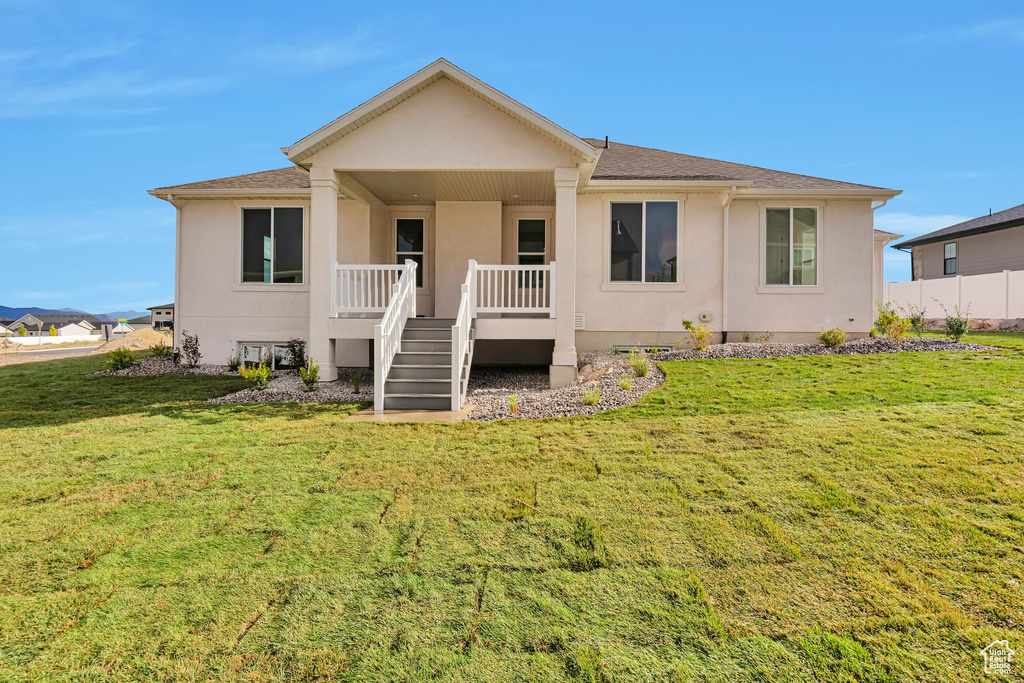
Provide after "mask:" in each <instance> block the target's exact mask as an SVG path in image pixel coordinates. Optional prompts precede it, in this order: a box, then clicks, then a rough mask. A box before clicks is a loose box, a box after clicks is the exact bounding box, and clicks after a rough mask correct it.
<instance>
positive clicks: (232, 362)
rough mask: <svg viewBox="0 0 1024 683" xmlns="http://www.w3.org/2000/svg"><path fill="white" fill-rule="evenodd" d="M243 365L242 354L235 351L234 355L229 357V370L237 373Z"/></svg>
mask: <svg viewBox="0 0 1024 683" xmlns="http://www.w3.org/2000/svg"><path fill="white" fill-rule="evenodd" d="M241 364H242V354H240V353H238V352H237V351H235V352H234V353H233V354H231V355H230V356H228V370H230V371H231V372H237V371H238V366H240V365H241Z"/></svg>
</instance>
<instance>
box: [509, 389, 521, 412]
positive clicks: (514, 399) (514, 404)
mask: <svg viewBox="0 0 1024 683" xmlns="http://www.w3.org/2000/svg"><path fill="white" fill-rule="evenodd" d="M508 412H510V413H512V414H513V415H518V414H519V397H518V396H516V395H515V394H512V395H511V396H509V397H508Z"/></svg>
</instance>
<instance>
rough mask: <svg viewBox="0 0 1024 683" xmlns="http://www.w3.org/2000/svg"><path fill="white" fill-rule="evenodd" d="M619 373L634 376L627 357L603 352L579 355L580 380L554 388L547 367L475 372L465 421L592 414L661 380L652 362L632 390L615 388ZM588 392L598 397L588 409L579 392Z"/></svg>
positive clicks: (620, 403)
mask: <svg viewBox="0 0 1024 683" xmlns="http://www.w3.org/2000/svg"><path fill="white" fill-rule="evenodd" d="M624 374H625V375H629V376H632V375H633V374H634V373H633V369H632V368H631V367H630V366H629V363H628V362H627V360H626V355H625V354H613V353H608V352H591V353H584V354H581V355H580V377H579V379H577V380H576V381H575V382H573V383H572V384H568V385H566V386H564V387H560V388H558V389H551V388H549V386H548V368H547V367H523V368H515V367H503V368H474V370H473V373H472V374H471V375H470V377H469V391H468V394H467V396H466V402H467V403H469V404H470V405H471V406H472V407H473V410H472V412H471V413H470V416H469V419H470V420H479V421H482V422H490V421H493V420H504V419H512V418H533V419H536V418H543V417H569V416H572V415H593V414H594V413H599V412H603V411H605V410H611V409H613V408H621V407H623V406H628V405H631V404H633V403H636V402H637V401H639V400H640V398H641V397H643V396H645V395H646V394H649V393H650V392H652V391H654V390H655V389H657V388H658V387H659V386H661V383H662V382H663V381H664V380H665V375H663V374H662V372H661V370H659V369H658V367H657V366H656V365H655V364H654V363H651V369H650V372H648V373H647V376H646V377H633V388H632V389H631V390H630V391H625V390H623V389H621V388H620V387H619V377H620V376H621V375H624ZM593 388H597V389H599V390H600V392H601V398H600V400H599V401H598V402H597V404H596V405H592V406H589V405H587V404H586V403H584V402H583V392H584V391H586V390H588V389H593ZM513 394H515V396H516V399H517V403H518V406H519V412H518V413H517V414H516V415H513V414H512V413H511V412H510V410H509V405H508V398H509V396H511V395H513Z"/></svg>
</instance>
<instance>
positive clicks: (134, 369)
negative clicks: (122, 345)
mask: <svg viewBox="0 0 1024 683" xmlns="http://www.w3.org/2000/svg"><path fill="white" fill-rule="evenodd" d="M138 361H139V362H138V363H137V364H135V365H133V366H131V367H129V368H125V369H124V370H97V371H96V372H91V373H89V374H90V375H114V376H117V377H144V376H149V375H233V374H235V373H233V372H231V371H230V370H228V366H226V365H212V364H206V363H200V364H199V365H197V366H196V367H194V368H190V367H188V366H187V365H175V363H174V360H173V359H172V358H171V357H170V356H147V357H145V358H139V359H138Z"/></svg>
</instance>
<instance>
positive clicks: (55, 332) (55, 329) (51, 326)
mask: <svg viewBox="0 0 1024 683" xmlns="http://www.w3.org/2000/svg"><path fill="white" fill-rule="evenodd" d="M50 336H51V337H56V336H57V328H56V327H54V326H53V325H52V324H51V325H50Z"/></svg>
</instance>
